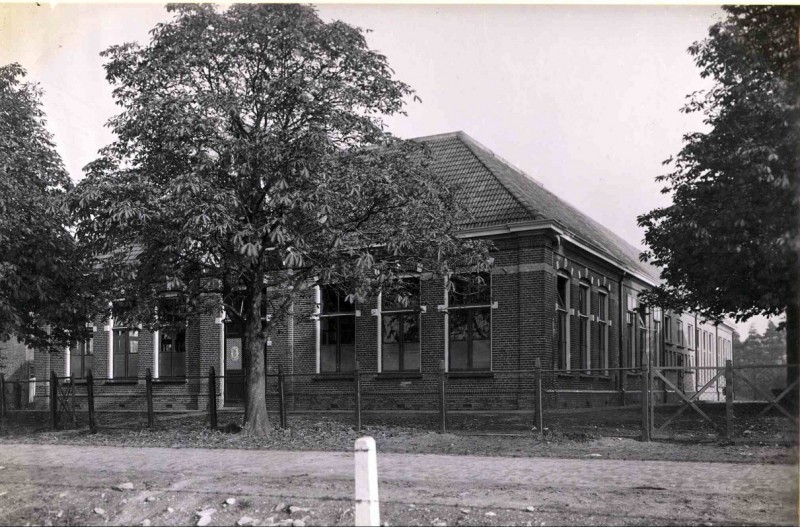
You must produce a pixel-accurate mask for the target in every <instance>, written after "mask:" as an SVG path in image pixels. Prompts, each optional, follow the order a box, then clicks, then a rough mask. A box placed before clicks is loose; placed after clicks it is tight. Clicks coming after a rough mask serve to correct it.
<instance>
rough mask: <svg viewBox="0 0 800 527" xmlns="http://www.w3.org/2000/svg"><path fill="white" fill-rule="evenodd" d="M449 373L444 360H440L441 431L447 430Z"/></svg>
mask: <svg viewBox="0 0 800 527" xmlns="http://www.w3.org/2000/svg"><path fill="white" fill-rule="evenodd" d="M446 383H447V374H446V373H445V371H444V361H443V360H440V361H439V432H440V433H442V434H444V433H445V432H447V387H446Z"/></svg>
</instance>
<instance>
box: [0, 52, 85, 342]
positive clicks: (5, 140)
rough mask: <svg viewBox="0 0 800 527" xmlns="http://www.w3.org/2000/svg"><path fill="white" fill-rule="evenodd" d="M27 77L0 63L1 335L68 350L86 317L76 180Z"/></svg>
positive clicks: (36, 90) (20, 70) (38, 92)
mask: <svg viewBox="0 0 800 527" xmlns="http://www.w3.org/2000/svg"><path fill="white" fill-rule="evenodd" d="M25 76H26V72H25V70H24V69H23V68H22V67H21V66H20V65H19V64H9V65H7V66H3V67H0V248H1V249H0V340H7V339H9V338H10V337H11V336H12V335H16V336H18V337H19V338H20V339H21V340H23V341H24V342H26V343H27V344H28V345H31V346H34V347H38V348H42V349H50V350H57V351H61V350H63V349H64V346H66V345H67V344H68V343H69V341H70V339H71V338H73V336H74V328H75V327H78V328H79V327H80V325H81V323H82V322H85V319H84V317H83V314H84V311H83V300H84V293H82V292H81V291H80V290H79V285H80V284H81V283H82V282H83V280H81V274H80V266H79V265H78V261H77V259H76V257H77V253H76V250H75V249H76V247H75V241H74V239H73V237H72V236H71V234H70V233H69V231H68V230H67V229H68V227H69V215H68V213H67V210H66V208H65V207H64V199H63V198H64V195H65V192H66V191H67V190H69V189H70V187H71V181H70V179H69V176H68V175H67V172H66V171H65V169H64V167H63V165H62V163H61V158H60V157H59V155H58V153H57V152H56V150H55V147H54V145H53V142H52V137H51V135H50V134H49V133H48V132H47V130H46V128H45V115H44V112H43V110H42V105H41V100H40V99H41V90H40V89H39V88H38V87H37V86H36V85H35V84H33V83H29V82H24V80H23V79H24V78H25Z"/></svg>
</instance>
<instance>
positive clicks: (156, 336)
mask: <svg viewBox="0 0 800 527" xmlns="http://www.w3.org/2000/svg"><path fill="white" fill-rule="evenodd" d="M160 344H161V332H160V331H159V330H155V331H153V378H154V379H158V376H159V371H158V355H159V353H160V352H161V349H160V348H161V346H160Z"/></svg>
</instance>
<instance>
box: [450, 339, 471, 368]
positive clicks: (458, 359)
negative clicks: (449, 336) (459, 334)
mask: <svg viewBox="0 0 800 527" xmlns="http://www.w3.org/2000/svg"><path fill="white" fill-rule="evenodd" d="M450 369H451V370H452V371H458V370H466V369H467V342H466V341H464V340H451V341H450Z"/></svg>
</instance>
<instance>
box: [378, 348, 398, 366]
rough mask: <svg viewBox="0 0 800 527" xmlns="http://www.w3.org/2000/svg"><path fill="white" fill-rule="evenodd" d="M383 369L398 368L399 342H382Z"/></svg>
mask: <svg viewBox="0 0 800 527" xmlns="http://www.w3.org/2000/svg"><path fill="white" fill-rule="evenodd" d="M382 361H383V362H382V367H383V371H397V370H399V369H400V344H399V343H393V344H387V343H384V344H383V358H382Z"/></svg>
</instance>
